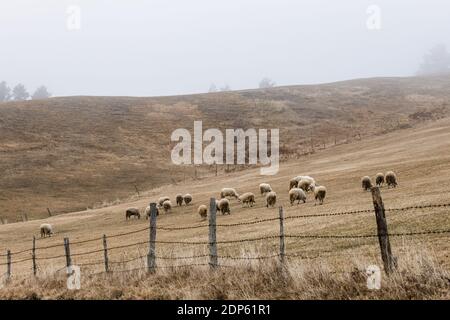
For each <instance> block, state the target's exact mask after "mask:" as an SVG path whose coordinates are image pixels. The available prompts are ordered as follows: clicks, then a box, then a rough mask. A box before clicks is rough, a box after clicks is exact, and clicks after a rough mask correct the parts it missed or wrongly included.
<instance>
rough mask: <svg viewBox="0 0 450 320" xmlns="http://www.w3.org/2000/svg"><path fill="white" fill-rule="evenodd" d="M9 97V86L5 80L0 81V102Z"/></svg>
mask: <svg viewBox="0 0 450 320" xmlns="http://www.w3.org/2000/svg"><path fill="white" fill-rule="evenodd" d="M9 99H11V88H10V87H8V85H7V83H6V82H5V81H2V82H0V102H4V101H8V100H9Z"/></svg>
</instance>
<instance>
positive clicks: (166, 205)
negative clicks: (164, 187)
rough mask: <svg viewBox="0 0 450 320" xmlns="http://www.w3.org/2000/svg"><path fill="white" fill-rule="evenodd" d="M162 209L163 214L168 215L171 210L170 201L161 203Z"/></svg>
mask: <svg viewBox="0 0 450 320" xmlns="http://www.w3.org/2000/svg"><path fill="white" fill-rule="evenodd" d="M162 207H163V209H164V213H168V212H170V211H171V210H172V202H170V200H166V201H164V202H163V204H162Z"/></svg>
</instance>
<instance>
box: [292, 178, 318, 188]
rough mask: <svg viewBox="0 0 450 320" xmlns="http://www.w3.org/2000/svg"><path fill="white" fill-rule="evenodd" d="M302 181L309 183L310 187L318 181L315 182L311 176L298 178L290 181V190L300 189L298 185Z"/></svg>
mask: <svg viewBox="0 0 450 320" xmlns="http://www.w3.org/2000/svg"><path fill="white" fill-rule="evenodd" d="M301 180H304V181H308V182H309V185H313V184H316V180H314V178H312V177H310V176H296V177H294V178H292V179H291V180H289V190H291V189H292V188H299V186H298V185H299V182H300V181H301ZM305 191H306V190H305Z"/></svg>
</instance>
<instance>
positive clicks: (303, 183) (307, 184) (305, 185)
mask: <svg viewBox="0 0 450 320" xmlns="http://www.w3.org/2000/svg"><path fill="white" fill-rule="evenodd" d="M313 184H315V182H312V181H311V180H309V179H301V180H300V181H299V182H298V184H297V188H299V189H302V190H303V191H305V192H308V191H309V190H311V186H312V185H313Z"/></svg>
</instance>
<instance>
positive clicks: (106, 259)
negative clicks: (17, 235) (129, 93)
mask: <svg viewBox="0 0 450 320" xmlns="http://www.w3.org/2000/svg"><path fill="white" fill-rule="evenodd" d="M371 192H372V199H373V206H374V208H373V209H365V210H353V211H343V212H331V213H321V214H310V215H291V216H286V217H285V216H284V209H283V207H281V206H280V207H279V211H278V213H279V215H278V217H274V218H266V219H259V220H255V221H244V222H239V223H229V224H218V223H217V222H216V216H217V208H216V200H215V198H211V199H210V207H209V222H208V223H207V224H205V223H201V224H197V225H190V226H182V227H167V226H158V225H157V215H158V210H157V207H156V203H151V204H150V219H149V222H150V223H149V225H148V226H147V227H145V228H140V229H137V230H133V231H128V232H122V233H117V234H113V235H109V236H107V235H103V236H101V237H95V238H89V239H83V240H78V241H70V240H69V238H68V237H66V238H64V242H63V243H59V244H51V245H47V246H40V247H39V246H36V238H35V237H33V242H32V244H33V245H32V247H31V248H30V249H23V250H18V251H11V250H7V251H6V254H0V258H1V259H5V260H4V261H5V262H1V263H0V266H6V272H5V273H3V274H2V277H4V278H6V281H8V280H9V279H11V277H12V274H13V266H14V265H18V264H22V263H29V264H31V266H30V271H31V274H32V275H33V276H37V275H38V274H39V272H38V271H41V270H42V263H44V262H46V261H51V260H63V261H65V265H64V266H63V267H62V268H58V269H57V270H56V271H55V273H56V274H58V273H59V272H62V271H65V273H66V274H69V273H70V270H72V266H73V265H77V266H79V267H92V266H97V267H102V266H103V270H102V271H100V272H95V273H92V274H102V273H106V274H110V273H122V272H133V271H138V270H141V271H143V270H145V271H146V272H149V273H155V272H156V270H157V269H168V268H184V267H194V266H202V267H207V266H209V268H210V269H211V270H215V269H217V268H220V267H233V266H232V265H226V264H224V263H222V261H223V260H232V261H239V260H247V261H262V260H268V259H277V260H278V263H279V266H280V267H281V268H283V267H284V266H285V265H286V261H287V260H288V259H317V258H321V254H320V252H319V253H318V254H316V255H314V256H308V255H305V254H304V252H301V251H300V252H286V240H287V239H300V240H302V239H364V238H367V239H370V238H377V239H378V243H379V247H380V254H381V260H382V262H383V266H384V271H385V273H386V274H390V273H392V272H393V271H394V270H395V269H396V267H397V259H396V257H395V256H394V255H393V253H392V250H391V244H390V237H405V236H420V235H432V234H434V235H444V236H448V235H449V234H450V226H447V229H445V228H444V229H440V230H421V231H411V232H402V233H398V232H394V233H389V232H388V224H387V221H386V216H385V213H386V212H389V211H392V212H394V211H408V210H414V209H430V208H448V207H450V203H447V204H427V205H416V206H408V207H403V208H388V209H385V208H384V203H383V201H382V198H381V193H380V190H379V188H378V187H373V188H372V189H371ZM370 213H375V218H376V224H377V232H376V234H290V233H285V230H284V227H285V223H286V222H288V221H290V220H295V219H312V218H319V217H335V216H343V215H359V214H370ZM275 221H278V223H279V233H278V234H267V235H261V236H258V237H250V238H242V239H232V240H217V229H218V228H233V227H238V226H244V225H259V224H261V223H270V222H275ZM199 228H205V229H206V228H207V229H208V240H207V241H174V240H158V239H157V237H156V234H157V230H159V231H183V230H193V229H199ZM142 232H148V240H147V241H138V242H133V243H128V244H120V245H116V246H108V239H113V238H120V237H124V236H128V235H135V234H139V233H142ZM277 239H278V240H279V250H278V251H277V252H273V253H268V254H264V255H256V256H233V255H229V254H219V251H218V249H219V245H226V244H230V245H235V244H240V243H248V242H256V241H263V240H277ZM92 242H98V243H99V244H102V247H101V248H98V249H93V250H86V251H77V252H71V246H75V245H81V244H86V243H92ZM166 244H168V245H181V246H203V248H207V252H208V253H203V254H193V255H183V256H178V255H177V256H170V255H158V254H157V252H156V248H157V246H160V245H166ZM142 245H145V246H148V252H147V254H139V256H137V257H133V258H127V259H125V260H121V261H114V260H111V259H110V252H111V251H115V250H120V249H128V248H131V247H139V246H142ZM55 248H61V249H64V253H61V254H58V255H50V256H45V255H41V252H44V251H46V250H48V249H55ZM24 253H29V254H30V256H29V257H26V258H23V257H21V255H23V254H24ZM93 254H98V255H100V254H102V255H103V258H102V259H98V258H97V259H96V260H94V259H92V260H89V261H88V262H84V263H77V264H74V263H73V258H75V259H76V258H78V257H85V256H89V255H93ZM15 257H17V258H15ZM205 258H206V259H208V260H209V261H208V262H192V263H183V264H176V265H158V263H157V261H158V260H162V261H181V260H182V261H186V260H196V259H205ZM219 259H220V263H219ZM135 261H140V262H142V266H141V267H138V268H128V269H125V270H118V269H114V268H113V266H116V265H122V266H123V265H126V264H129V263H131V262H135Z"/></svg>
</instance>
